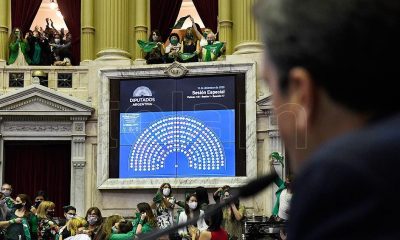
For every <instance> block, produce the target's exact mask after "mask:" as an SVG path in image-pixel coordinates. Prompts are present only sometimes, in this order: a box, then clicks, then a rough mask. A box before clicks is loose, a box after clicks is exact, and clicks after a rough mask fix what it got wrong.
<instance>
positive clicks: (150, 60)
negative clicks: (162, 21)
mask: <svg viewBox="0 0 400 240" xmlns="http://www.w3.org/2000/svg"><path fill="white" fill-rule="evenodd" d="M149 42H153V43H156V47H154V48H153V49H152V50H151V51H150V52H147V53H146V55H145V56H144V58H145V59H146V63H147V64H159V63H164V54H165V49H164V44H163V41H162V39H161V34H160V31H158V30H153V31H151V36H150V38H149Z"/></svg>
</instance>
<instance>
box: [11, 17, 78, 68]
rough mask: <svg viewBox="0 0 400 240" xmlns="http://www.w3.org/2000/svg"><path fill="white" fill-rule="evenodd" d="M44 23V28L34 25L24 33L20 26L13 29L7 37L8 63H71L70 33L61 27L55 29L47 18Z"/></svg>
mask: <svg viewBox="0 0 400 240" xmlns="http://www.w3.org/2000/svg"><path fill="white" fill-rule="evenodd" d="M46 23H47V24H46V27H45V28H44V29H43V28H42V27H38V26H36V27H35V29H34V30H33V31H32V30H29V31H27V32H26V33H23V32H22V31H21V29H20V28H14V29H13V31H12V33H11V35H10V39H9V54H10V55H9V59H8V64H9V65H14V66H27V65H39V66H44V65H56V66H69V65H71V40H72V36H71V33H70V32H65V31H64V29H63V28H62V29H60V30H57V29H56V28H55V27H54V25H53V21H52V20H51V19H49V18H46Z"/></svg>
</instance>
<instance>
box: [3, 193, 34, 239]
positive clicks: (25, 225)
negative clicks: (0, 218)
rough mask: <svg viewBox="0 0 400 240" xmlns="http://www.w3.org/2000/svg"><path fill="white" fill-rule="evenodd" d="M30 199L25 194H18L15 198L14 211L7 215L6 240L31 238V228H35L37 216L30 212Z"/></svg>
mask: <svg viewBox="0 0 400 240" xmlns="http://www.w3.org/2000/svg"><path fill="white" fill-rule="evenodd" d="M30 208H31V201H30V199H29V197H28V195H26V194H19V195H18V196H17V198H16V199H15V204H14V209H13V210H14V211H11V212H9V213H8V215H7V218H6V219H7V220H8V222H7V223H8V227H7V229H6V233H5V239H6V240H31V239H32V240H33V239H37V238H36V237H35V236H34V235H33V229H34V228H35V227H36V228H37V218H36V217H35V215H33V214H32V213H31V212H30Z"/></svg>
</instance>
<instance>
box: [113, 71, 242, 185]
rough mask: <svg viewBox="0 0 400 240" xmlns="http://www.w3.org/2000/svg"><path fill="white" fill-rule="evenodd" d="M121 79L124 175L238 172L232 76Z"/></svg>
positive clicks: (120, 171) (121, 132) (122, 163)
mask: <svg viewBox="0 0 400 240" xmlns="http://www.w3.org/2000/svg"><path fill="white" fill-rule="evenodd" d="M119 84H120V86H119V88H120V96H119V97H120V99H119V177H120V178H163V177H210V176H221V177H225V176H235V161H236V159H235V157H236V154H235V151H236V146H237V145H236V144H235V142H236V139H235V138H236V137H235V136H236V132H235V126H236V125H235V124H236V122H235V121H236V118H235V116H236V113H235V111H236V108H235V106H236V104H235V92H236V91H235V78H234V76H207V77H188V78H183V79H144V80H121V81H120V82H119Z"/></svg>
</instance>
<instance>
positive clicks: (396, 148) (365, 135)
mask: <svg viewBox="0 0 400 240" xmlns="http://www.w3.org/2000/svg"><path fill="white" fill-rule="evenodd" d="M399 130H400V115H397V116H394V117H391V118H389V119H387V120H382V121H379V122H376V123H373V124H370V125H368V126H367V127H365V128H363V129H360V130H357V131H354V132H351V133H349V134H345V135H343V136H341V137H338V138H336V139H334V140H332V141H330V142H329V143H327V144H325V145H324V146H322V147H321V148H320V149H319V150H318V151H317V152H316V153H315V154H314V155H313V156H311V158H310V160H309V164H308V165H309V166H306V167H305V168H307V167H316V168H322V167H324V166H326V167H329V166H331V165H342V166H343V167H349V168H352V167H355V168H357V169H360V170H363V169H364V168H365V169H364V170H366V169H367V168H371V167H378V168H379V166H382V167H385V168H387V167H388V166H392V167H391V168H393V167H394V168H395V169H396V170H397V169H398V167H399V168H400V161H398V159H399V158H400V131H399ZM395 169H393V170H395Z"/></svg>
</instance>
